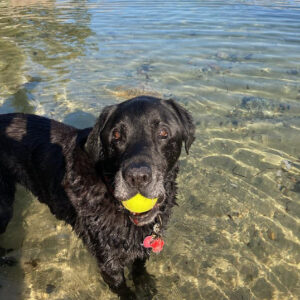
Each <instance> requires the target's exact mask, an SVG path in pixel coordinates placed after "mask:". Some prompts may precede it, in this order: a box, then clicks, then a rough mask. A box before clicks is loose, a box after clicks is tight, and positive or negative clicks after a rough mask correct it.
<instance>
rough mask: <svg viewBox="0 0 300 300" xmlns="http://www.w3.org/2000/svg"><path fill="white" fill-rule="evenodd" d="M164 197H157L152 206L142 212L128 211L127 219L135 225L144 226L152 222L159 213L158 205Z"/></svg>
mask: <svg viewBox="0 0 300 300" xmlns="http://www.w3.org/2000/svg"><path fill="white" fill-rule="evenodd" d="M163 201H164V197H159V198H158V201H157V203H156V204H155V205H154V207H153V208H152V209H151V210H149V211H146V212H144V213H133V212H130V211H127V212H128V213H129V219H130V220H131V222H132V223H133V224H134V225H136V226H144V225H147V224H150V223H153V222H154V220H155V218H156V217H157V215H158V214H160V205H161V204H162V203H163Z"/></svg>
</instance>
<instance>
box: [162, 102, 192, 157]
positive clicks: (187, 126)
mask: <svg viewBox="0 0 300 300" xmlns="http://www.w3.org/2000/svg"><path fill="white" fill-rule="evenodd" d="M165 103H166V104H167V105H168V106H169V107H171V108H172V110H173V111H174V112H175V114H176V115H177V117H178V119H179V122H180V126H181V129H182V137H183V140H184V143H185V151H186V153H187V154H189V149H190V147H191V145H192V143H193V141H194V140H195V125H194V123H193V118H192V116H191V115H190V113H189V112H188V111H187V110H186V109H185V108H183V107H182V106H181V105H179V104H178V103H176V102H175V101H174V100H173V99H169V100H165Z"/></svg>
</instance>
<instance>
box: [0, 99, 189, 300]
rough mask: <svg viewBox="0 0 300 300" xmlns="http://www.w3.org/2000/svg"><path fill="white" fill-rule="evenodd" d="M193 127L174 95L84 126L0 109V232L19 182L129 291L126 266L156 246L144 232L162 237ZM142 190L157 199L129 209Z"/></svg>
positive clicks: (112, 109)
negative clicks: (141, 207)
mask: <svg viewBox="0 0 300 300" xmlns="http://www.w3.org/2000/svg"><path fill="white" fill-rule="evenodd" d="M194 129H195V128H194V125H193V122H192V118H191V116H190V114H189V113H188V112H187V111H186V110H185V109H184V108H182V107H181V106H179V105H178V104H177V103H175V102H174V101H173V100H161V99H157V98H153V97H147V96H142V97H137V98H134V99H130V100H128V101H125V102H123V103H121V104H118V105H112V106H109V107H106V108H104V110H103V112H102V113H101V115H100V117H99V118H98V120H97V122H96V124H95V126H94V127H93V128H87V129H83V130H78V129H75V128H73V127H70V126H67V125H65V124H62V123H59V122H56V121H53V120H50V119H47V118H44V117H39V116H35V115H26V114H19V113H18V114H6V115H1V116H0V233H3V232H4V231H5V229H6V226H7V224H8V222H9V220H10V219H11V217H12V214H13V211H12V210H13V209H12V207H13V200H14V194H15V185H16V183H20V184H22V185H24V186H25V187H27V188H28V189H29V190H30V191H31V192H32V193H33V194H34V195H35V196H36V197H37V198H38V199H39V201H41V202H43V203H46V204H47V205H48V206H49V208H50V210H51V212H52V213H53V214H55V216H56V217H57V218H58V219H61V220H64V221H66V222H67V223H69V224H70V225H71V226H72V227H73V229H74V230H75V231H76V233H77V234H78V235H79V236H80V237H81V238H82V240H83V241H84V243H85V244H86V246H87V247H88V248H89V250H90V251H91V252H92V254H93V255H94V256H95V257H96V258H97V261H98V264H99V267H100V270H101V273H102V276H103V278H104V280H105V281H106V282H107V283H108V285H109V286H110V288H111V289H112V291H114V292H115V293H117V294H119V295H120V296H121V297H123V298H124V299H128V298H130V297H131V296H132V295H133V294H132V293H131V291H130V290H129V288H128V287H127V286H126V283H125V278H124V273H123V271H124V267H125V266H126V265H127V264H129V263H133V271H134V270H138V268H140V267H143V266H144V263H145V260H146V259H147V258H148V257H149V254H150V252H151V249H150V248H145V247H144V245H143V241H144V239H145V237H147V236H151V235H152V236H154V237H156V236H161V234H162V232H163V230H164V227H165V226H166V223H167V221H168V219H169V216H170V213H171V208H172V207H173V206H174V205H175V204H176V202H175V200H176V199H175V198H176V183H175V179H176V176H177V172H178V163H177V160H178V157H179V155H180V152H181V146H182V142H184V143H185V149H186V151H188V149H189V148H190V146H191V144H192V142H193V140H194ZM137 193H141V194H142V195H144V196H146V197H148V198H158V201H157V204H156V205H155V207H154V208H153V209H152V210H150V211H148V212H146V213H140V214H136V213H130V212H129V211H128V210H126V209H125V208H124V207H123V205H122V203H121V201H123V200H127V199H129V198H131V197H132V196H134V195H135V194H137ZM137 272H138V271H137ZM130 295H131V296H130Z"/></svg>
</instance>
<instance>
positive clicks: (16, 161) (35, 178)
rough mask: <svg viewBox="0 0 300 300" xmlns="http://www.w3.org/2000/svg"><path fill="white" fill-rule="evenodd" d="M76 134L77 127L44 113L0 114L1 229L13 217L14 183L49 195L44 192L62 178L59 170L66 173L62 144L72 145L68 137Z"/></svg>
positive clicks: (40, 193) (40, 195)
mask: <svg viewBox="0 0 300 300" xmlns="http://www.w3.org/2000/svg"><path fill="white" fill-rule="evenodd" d="M74 137H76V129H75V128H72V127H70V126H67V125H64V124H62V123H59V122H56V121H53V120H50V119H47V118H44V117H39V116H35V115H28V114H19V113H18V114H5V115H0V233H2V232H4V231H5V229H6V226H7V224H8V222H9V220H10V219H11V217H12V204H13V200H14V194H15V184H16V183H20V184H22V185H24V186H25V187H27V188H28V189H29V190H30V191H32V192H33V194H34V195H36V196H38V197H39V200H40V201H42V202H43V199H44V198H45V199H48V198H49V195H44V194H45V193H47V190H48V189H50V186H49V185H51V180H52V181H53V178H56V180H58V181H60V180H61V179H62V178H57V174H63V172H61V168H63V167H64V161H63V160H64V152H65V149H63V145H70V143H68V142H67V140H68V139H70V140H71V139H72V138H73V139H74ZM62 141H63V142H62ZM50 179H51V180H50ZM43 195H44V196H43Z"/></svg>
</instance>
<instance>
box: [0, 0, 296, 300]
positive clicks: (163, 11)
mask: <svg viewBox="0 0 300 300" xmlns="http://www.w3.org/2000/svg"><path fill="white" fill-rule="evenodd" d="M299 29H300V1H284V0H282V1H279V0H277V1H267V0H265V1H254V0H253V1H246V0H244V1H243V0H230V1H216V0H213V1H208V0H206V1H196V0H194V1H172V2H170V1H168V2H164V1H151V3H150V2H149V1H120V0H119V1H84V0H82V1H79V0H75V1H69V0H66V1H53V0H45V1H37V0H26V1H18V0H10V1H8V0H2V1H0V113H8V112H26V113H36V114H40V115H43V116H46V117H51V118H54V119H56V120H59V121H64V122H66V123H68V124H71V125H74V126H76V127H79V128H83V127H87V126H92V124H93V123H94V121H95V118H96V116H97V115H98V114H99V113H100V111H101V109H102V108H103V107H104V106H105V105H109V104H113V103H118V102H121V101H123V100H125V99H128V98H130V97H134V96H137V95H142V94H148V95H154V96H159V97H165V98H170V97H172V98H174V99H176V100H178V101H179V102H180V103H182V105H184V106H185V107H186V108H187V109H188V110H190V111H191V113H192V115H193V117H194V119H195V122H196V125H197V130H196V141H195V143H194V145H193V146H192V149H191V153H190V155H189V156H186V155H185V154H183V156H182V158H181V173H180V176H179V178H178V184H179V195H178V202H179V207H176V208H175V209H174V213H173V217H172V220H171V222H170V224H169V229H168V231H167V234H166V236H165V237H164V239H165V248H164V250H163V252H162V253H161V254H159V255H153V256H152V257H151V259H150V260H149V262H148V264H147V269H148V271H149V273H150V274H152V275H153V276H154V277H155V282H156V292H153V291H150V292H149V293H152V294H155V295H154V299H160V300H161V299H172V300H173V299H203V300H210V299H211V300H215V299H230V300H231V299H234V300H235V299H236V300H238V299H278V300H281V299H297V297H299V295H300V275H299V274H300V273H299V271H300V219H299V216H300V152H299V149H300V80H299V79H300V63H299V62H300V33H299V32H300V30H299ZM0 245H1V247H4V248H5V249H11V250H10V251H7V250H6V251H4V250H3V249H1V253H0V254H1V255H6V257H13V258H14V259H16V260H17V264H16V265H15V266H7V265H4V266H3V265H2V266H0V299H8V300H10V299H16V300H21V299H22V300H23V299H26V300H27V299H28V300H29V299H30V300H37V299H38V300H39V299H55V300H62V299H71V300H73V299H80V300H84V299H116V296H115V295H113V294H112V293H111V292H110V291H109V289H108V288H107V286H106V285H105V283H104V282H103V280H102V279H101V277H100V276H99V273H98V270H97V267H96V265H95V260H94V259H93V258H92V257H91V256H90V254H89V253H88V251H87V250H86V249H85V248H84V246H83V245H82V243H81V241H80V240H79V239H78V238H77V237H76V236H75V235H74V233H72V231H71V229H70V227H68V226H66V225H64V224H63V223H62V222H59V221H57V220H56V219H55V218H54V217H53V216H52V215H51V214H50V212H49V210H48V208H47V207H46V206H44V205H42V204H40V203H38V202H37V201H36V199H34V197H33V196H32V195H31V194H29V193H28V192H26V191H25V190H24V189H23V188H19V189H18V193H17V200H16V205H15V215H14V219H13V221H12V222H11V224H10V225H9V228H8V230H7V232H6V233H5V234H4V235H2V236H1V237H0ZM128 279H129V284H132V282H131V281H130V278H128ZM137 293H138V295H140V298H141V299H142V298H143V297H144V296H143V295H144V294H145V293H146V294H147V293H148V291H146V292H145V291H138V292H137ZM145 299H146V298H145Z"/></svg>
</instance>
